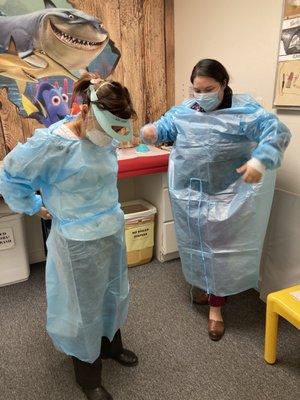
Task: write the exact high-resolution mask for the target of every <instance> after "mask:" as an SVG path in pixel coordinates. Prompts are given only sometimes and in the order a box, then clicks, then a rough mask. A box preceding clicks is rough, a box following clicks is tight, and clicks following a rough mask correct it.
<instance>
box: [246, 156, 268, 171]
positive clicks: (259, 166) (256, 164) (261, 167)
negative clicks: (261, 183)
mask: <svg viewBox="0 0 300 400" xmlns="http://www.w3.org/2000/svg"><path fill="white" fill-rule="evenodd" d="M247 164H248V165H249V166H250V167H252V168H254V169H256V171H258V172H260V173H261V174H264V173H265V171H266V166H265V164H263V163H262V162H261V161H260V160H259V159H258V158H255V157H252V158H251V160H249V161H248V162H247Z"/></svg>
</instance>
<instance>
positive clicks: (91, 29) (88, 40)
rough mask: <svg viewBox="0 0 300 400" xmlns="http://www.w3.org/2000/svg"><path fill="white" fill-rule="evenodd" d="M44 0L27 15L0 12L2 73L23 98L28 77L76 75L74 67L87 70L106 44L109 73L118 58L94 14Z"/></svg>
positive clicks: (31, 78)
mask: <svg viewBox="0 0 300 400" xmlns="http://www.w3.org/2000/svg"><path fill="white" fill-rule="evenodd" d="M44 4H45V9H44V10H41V11H36V12H33V13H29V14H25V15H17V16H4V15H0V75H3V76H5V77H9V78H12V79H14V80H15V81H16V84H17V86H18V89H19V92H20V95H21V98H22V102H23V103H24V101H26V99H24V97H23V96H24V92H25V89H26V83H27V82H38V79H41V78H43V77H48V76H66V77H69V78H71V79H72V80H77V76H76V73H75V71H79V70H82V69H86V68H87V67H88V65H89V64H90V63H91V62H92V61H93V60H95V59H96V58H97V57H99V55H100V54H101V53H102V51H103V50H104V49H105V59H104V60H103V63H104V64H105V70H106V72H107V75H109V74H111V73H112V71H113V70H114V69H115V67H116V65H117V63H118V61H119V59H120V52H119V50H118V49H117V48H116V47H115V46H114V43H113V42H112V41H111V40H110V38H109V34H108V32H107V31H106V30H105V29H104V27H103V24H102V22H101V21H100V20H99V19H98V18H95V17H93V16H91V15H88V14H85V13H83V12H82V11H79V10H75V9H71V8H70V9H64V8H56V6H55V4H54V3H53V2H52V1H51V0H44ZM107 63H108V64H109V67H108V68H107ZM104 78H105V76H104Z"/></svg>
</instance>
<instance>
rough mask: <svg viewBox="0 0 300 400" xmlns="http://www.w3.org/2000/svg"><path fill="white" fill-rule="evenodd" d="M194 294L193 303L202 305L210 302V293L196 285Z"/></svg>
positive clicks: (193, 290)
mask: <svg viewBox="0 0 300 400" xmlns="http://www.w3.org/2000/svg"><path fill="white" fill-rule="evenodd" d="M192 296H193V303H195V304H198V305H200V306H205V305H207V304H208V299H209V296H208V294H207V293H205V292H203V291H202V290H200V289H198V288H196V287H194V288H193V289H192Z"/></svg>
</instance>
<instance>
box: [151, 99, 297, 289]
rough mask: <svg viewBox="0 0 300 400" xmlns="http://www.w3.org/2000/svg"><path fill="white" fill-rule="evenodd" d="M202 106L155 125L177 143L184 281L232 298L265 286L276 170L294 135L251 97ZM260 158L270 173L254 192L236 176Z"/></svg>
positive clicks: (176, 203) (174, 179)
mask: <svg viewBox="0 0 300 400" xmlns="http://www.w3.org/2000/svg"><path fill="white" fill-rule="evenodd" d="M194 103H195V99H189V100H187V101H185V102H183V103H182V104H181V105H179V106H176V107H173V108H172V109H171V110H170V111H168V112H167V113H166V114H165V115H164V116H163V117H162V118H160V119H159V120H158V121H157V122H155V123H154V126H155V127H156V132H157V143H161V142H170V141H175V144H174V146H173V150H172V152H171V155H170V161H169V192H170V198H171V204H172V209H173V216H174V222H175V229H176V237H177V242H178V248H179V253H180V258H181V262H182V269H183V273H184V276H185V278H186V280H187V282H189V283H190V284H191V285H193V286H196V287H198V288H201V289H204V290H205V291H207V292H208V293H212V294H214V295H216V296H226V295H231V294H234V293H238V292H241V291H244V290H246V289H249V288H253V287H257V284H258V276H259V264H260V258H261V252H262V246H263V241H264V237H265V232H266V227H267V223H268V218H269V213H270V208H271V204H272V199H273V193H274V184H275V171H274V169H275V168H277V167H279V165H280V162H281V159H282V155H283V152H284V150H285V148H286V147H287V145H288V143H289V139H290V133H289V130H288V129H287V127H286V126H285V125H283V124H282V123H281V122H280V121H279V120H278V119H277V117H276V116H275V115H274V114H272V113H269V112H267V111H266V110H264V109H263V108H262V107H261V106H260V105H259V104H258V103H256V102H255V101H254V100H253V99H252V98H251V97H250V96H247V95H234V96H233V99H232V107H231V108H226V109H222V110H216V111H212V112H207V113H202V112H198V111H195V110H194V109H192V108H191V106H192V105H193V104H194ZM252 157H255V158H256V159H258V160H260V161H261V162H262V163H263V164H264V165H265V166H266V167H267V171H266V173H265V174H264V177H263V180H262V181H261V182H260V183H258V184H254V185H253V184H247V183H244V181H243V180H242V178H241V175H239V174H238V173H237V172H236V168H238V167H240V166H242V165H243V164H244V163H245V162H247V161H248V160H249V159H251V158H252ZM272 170H273V171H272Z"/></svg>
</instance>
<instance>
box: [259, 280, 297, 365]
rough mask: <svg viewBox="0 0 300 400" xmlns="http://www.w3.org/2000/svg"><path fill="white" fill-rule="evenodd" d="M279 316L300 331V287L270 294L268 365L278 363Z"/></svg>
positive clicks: (268, 303)
mask: <svg viewBox="0 0 300 400" xmlns="http://www.w3.org/2000/svg"><path fill="white" fill-rule="evenodd" d="M279 315H280V316H281V317H282V318H284V319H286V320H287V321H289V322H290V323H291V324H293V325H294V326H295V327H296V328H298V329H300V285H297V286H293V287H290V288H287V289H283V290H279V291H278V292H274V293H270V294H269V295H268V297H267V315H266V335H265V355H264V358H265V361H266V362H267V363H268V364H274V363H275V361H276V349H277V334H278V316H279Z"/></svg>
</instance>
